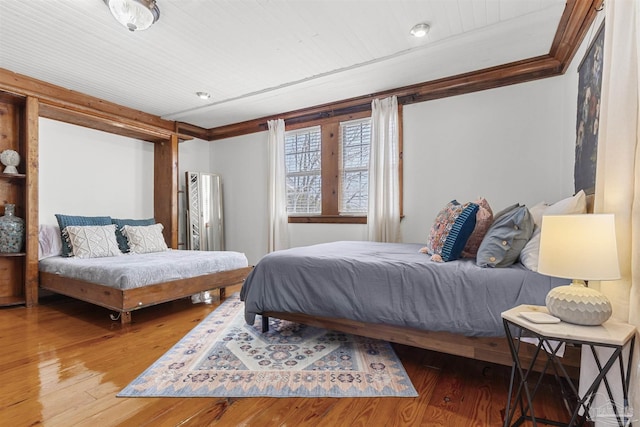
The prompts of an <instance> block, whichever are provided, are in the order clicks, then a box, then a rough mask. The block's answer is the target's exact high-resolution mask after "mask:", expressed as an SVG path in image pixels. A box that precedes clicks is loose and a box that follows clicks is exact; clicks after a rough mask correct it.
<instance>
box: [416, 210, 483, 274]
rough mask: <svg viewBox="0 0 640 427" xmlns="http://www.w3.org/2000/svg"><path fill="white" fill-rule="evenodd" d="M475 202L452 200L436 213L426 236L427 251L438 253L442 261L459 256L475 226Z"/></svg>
mask: <svg viewBox="0 0 640 427" xmlns="http://www.w3.org/2000/svg"><path fill="white" fill-rule="evenodd" d="M478 208H479V206H478V205H477V204H476V203H472V202H468V203H465V204H462V205H461V204H460V203H458V201H457V200H452V201H451V202H449V203H447V205H446V206H445V207H444V208H443V209H442V210H441V211H440V212H439V213H438V215H437V216H436V219H435V221H434V223H433V226H432V227H431V232H430V233H429V237H428V238H427V253H429V254H431V255H439V256H440V257H441V258H442V261H445V262H446V261H453V260H456V259H458V258H460V254H461V253H462V249H464V245H465V244H466V243H467V240H468V239H469V236H470V235H471V233H472V232H473V229H474V228H475V226H476V213H477V212H478ZM436 259H437V258H436Z"/></svg>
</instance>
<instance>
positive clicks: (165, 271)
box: [39, 250, 248, 290]
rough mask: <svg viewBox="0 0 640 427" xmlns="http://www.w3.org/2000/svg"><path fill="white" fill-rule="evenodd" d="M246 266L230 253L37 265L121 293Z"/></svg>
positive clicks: (160, 254) (73, 260)
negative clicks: (119, 290)
mask: <svg viewBox="0 0 640 427" xmlns="http://www.w3.org/2000/svg"><path fill="white" fill-rule="evenodd" d="M247 266H248V261H247V257H246V256H245V255H244V254H243V253H240V252H233V251H182V250H168V251H164V252H154V253H148V254H123V255H121V256H115V257H102V258H85V259H79V258H75V257H71V258H67V257H61V256H54V257H49V258H44V259H42V260H40V261H39V269H40V271H44V272H47V273H53V274H57V275H60V276H65V277H70V278H74V279H79V280H84V281H86V282H92V283H98V284H101V285H106V286H111V287H114V288H118V289H123V290H124V289H133V288H139V287H141V286H145V285H150V284H155V283H162V282H168V281H172V280H178V279H187V278H190V277H196V276H201V275H204V274H210V273H217V272H220V271H225V270H234V269H237V268H243V267H247Z"/></svg>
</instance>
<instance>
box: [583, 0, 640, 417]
mask: <svg viewBox="0 0 640 427" xmlns="http://www.w3.org/2000/svg"><path fill="white" fill-rule="evenodd" d="M605 8H606V15H605V36H604V68H603V75H602V97H601V106H600V129H599V134H598V157H597V169H596V170H597V172H596V195H595V205H594V211H595V212H608V213H614V214H615V216H616V234H617V240H618V254H619V257H620V269H621V274H622V279H621V280H617V281H614V282H601V283H600V289H601V291H602V292H604V293H605V294H606V295H607V296H608V297H609V298H610V300H611V302H612V305H613V317H614V318H616V319H618V320H621V321H625V322H629V323H631V324H633V325H635V326H636V327H640V152H639V149H638V148H639V147H638V141H639V134H638V131H639V126H638V125H639V123H640V117H639V109H638V102H639V101H640V86H639V80H640V74H639V73H638V70H639V64H638V58H639V56H640V54H639V53H640V52H639V50H640V40H639V30H640V6H639V5H638V2H636V1H631V0H606V1H605ZM638 339H639V338H638V337H636V346H635V361H634V362H633V365H632V367H631V369H632V370H631V375H632V381H631V388H630V394H631V396H630V403H631V405H632V408H633V411H634V412H635V415H634V420H638V419H640V373H639V371H640V364H639V362H638V361H639V360H640V359H639V358H638V353H640V350H639V348H640V346H639V344H640V342H639V341H638ZM583 354H584V353H583Z"/></svg>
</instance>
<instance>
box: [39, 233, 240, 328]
mask: <svg viewBox="0 0 640 427" xmlns="http://www.w3.org/2000/svg"><path fill="white" fill-rule="evenodd" d="M40 249H41V253H40V260H39V263H38V265H39V283H40V287H41V288H42V289H46V290H48V291H52V292H55V293H59V294H64V295H67V296H70V297H73V298H77V299H80V300H83V301H87V302H90V303H92V304H96V305H100V306H102V307H106V308H108V309H111V310H114V311H116V312H118V314H119V317H120V321H121V324H128V323H130V322H131V312H132V311H134V310H138V309H141V308H144V307H149V306H151V305H155V304H159V303H163V302H167V301H172V300H175V299H179V298H184V297H189V296H191V295H194V294H198V293H199V292H203V291H209V290H213V289H220V294H221V297H223V296H224V288H225V287H227V286H231V285H235V284H240V283H242V282H243V281H244V279H245V278H246V276H247V274H249V272H250V271H251V267H249V266H248V262H247V258H246V256H245V255H244V254H242V253H239V252H233V251H182V250H163V251H158V252H151V253H141V254H132V253H127V254H118V256H106V257H93V258H91V257H90V258H79V257H77V256H72V257H65V256H62V255H61V252H62V251H61V239H60V231H59V228H58V227H55V226H41V227H40ZM116 250H117V246H116ZM116 317H117V316H116Z"/></svg>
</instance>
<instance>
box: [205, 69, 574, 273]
mask: <svg viewBox="0 0 640 427" xmlns="http://www.w3.org/2000/svg"><path fill="white" fill-rule="evenodd" d="M567 87H572V88H573V87H577V75H575V74H569V73H568V74H565V75H564V76H561V77H556V78H550V79H544V80H539V81H535V82H530V83H525V84H520V85H513V86H507V87H503V88H498V89H492V90H487V91H482V92H476V93H471V94H466V95H460V96H455V97H450V98H445V99H440V100H435V101H429V102H424V103H419V104H412V105H407V106H405V108H404V120H403V123H404V214H405V218H404V220H403V221H402V226H401V229H402V234H403V240H404V241H406V242H424V241H425V240H426V238H427V235H428V232H429V228H430V227H431V223H432V221H433V219H434V218H435V215H436V214H437V212H438V211H439V210H440V208H441V207H442V206H444V204H446V203H447V202H448V201H450V200H452V199H458V200H459V201H468V200H473V199H475V198H476V197H478V196H483V197H485V198H487V200H488V201H489V203H490V204H491V206H492V207H493V208H494V210H496V211H498V210H500V209H502V208H504V207H506V206H507V205H509V204H512V203H515V202H520V203H524V204H527V205H533V204H535V203H537V202H540V201H543V200H544V201H547V202H554V201H556V200H559V199H561V198H563V197H567V196H569V195H571V194H573V155H574V144H575V108H576V98H575V96H574V94H572V90H567ZM573 92H575V91H573ZM266 142H267V133H266V132H262V133H259V134H252V135H245V136H241V137H237V138H229V139H227V140H222V141H215V142H213V143H212V148H211V155H212V157H211V159H212V163H211V164H212V168H213V169H215V170H217V171H219V172H220V173H222V174H223V177H224V182H225V186H226V187H225V207H226V208H225V214H226V215H227V218H229V216H230V215H234V216H236V218H235V219H234V221H233V223H230V222H229V221H228V222H227V235H226V237H227V246H230V247H235V248H238V249H239V250H243V251H245V252H246V253H247V256H248V258H249V261H250V262H251V263H255V262H257V261H258V260H259V258H260V257H261V256H263V255H264V254H265V253H266V238H267V237H266V236H267V219H266V208H267V199H266V180H267V160H266V155H267V147H266ZM289 231H290V236H291V246H301V245H307V244H313V243H320V242H326V241H332V240H362V239H365V237H366V231H365V226H364V225H354V224H290V225H289Z"/></svg>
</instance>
